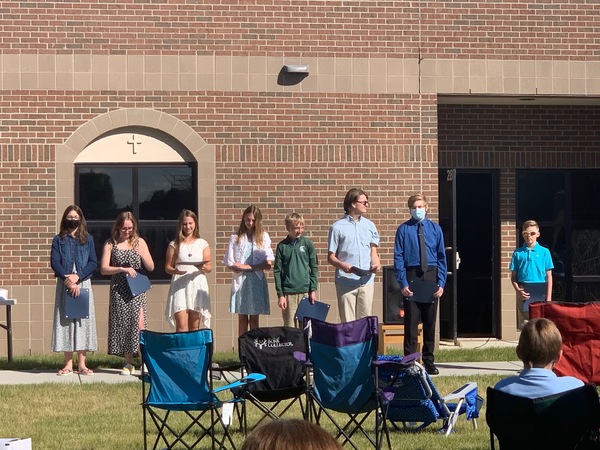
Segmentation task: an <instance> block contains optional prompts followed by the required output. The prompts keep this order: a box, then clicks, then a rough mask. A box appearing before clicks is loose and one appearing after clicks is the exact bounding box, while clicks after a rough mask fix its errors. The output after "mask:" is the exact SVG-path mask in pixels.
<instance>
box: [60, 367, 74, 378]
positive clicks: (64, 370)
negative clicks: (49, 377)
mask: <svg viewBox="0 0 600 450" xmlns="http://www.w3.org/2000/svg"><path fill="white" fill-rule="evenodd" d="M72 373H73V369H69V368H67V367H63V368H62V369H60V370H59V371H58V373H57V374H56V375H58V376H59V377H66V376H67V375H71V374H72Z"/></svg>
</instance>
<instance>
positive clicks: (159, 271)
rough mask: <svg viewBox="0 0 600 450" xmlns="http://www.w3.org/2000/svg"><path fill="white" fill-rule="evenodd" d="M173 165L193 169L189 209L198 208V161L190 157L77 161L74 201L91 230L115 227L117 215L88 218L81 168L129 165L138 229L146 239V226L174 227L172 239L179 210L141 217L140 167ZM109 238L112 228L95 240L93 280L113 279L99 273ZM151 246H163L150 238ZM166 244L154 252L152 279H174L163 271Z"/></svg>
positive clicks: (196, 209) (149, 227)
mask: <svg viewBox="0 0 600 450" xmlns="http://www.w3.org/2000/svg"><path fill="white" fill-rule="evenodd" d="M173 167H179V168H189V169H190V171H191V184H192V186H191V195H192V199H191V201H190V203H191V205H190V207H189V209H191V210H193V211H194V212H196V211H198V164H197V163H196V162H193V161H189V162H176V163H167V162H160V163H127V164H122V163H81V164H75V183H74V184H75V186H74V188H75V195H74V198H75V204H77V205H79V206H81V208H82V210H83V213H84V215H85V217H86V222H87V226H88V230H91V231H94V229H95V228H105V227H107V228H109V229H112V226H113V224H114V220H115V219H114V218H113V219H110V220H108V219H88V218H87V217H88V214H87V212H86V210H85V206H82V205H81V204H80V201H81V189H82V186H81V184H80V175H81V171H82V170H88V169H103V168H129V169H131V170H132V172H131V189H132V204H131V212H132V213H133V215H134V216H135V218H136V219H137V221H138V230H140V231H142V232H141V233H140V236H142V237H144V239H146V238H145V233H143V230H144V229H145V228H147V229H160V228H164V229H171V230H172V231H171V232H170V233H169V236H170V238H169V240H172V239H173V238H174V237H175V233H176V229H177V216H178V214H179V213H177V216H175V217H173V218H172V219H164V220H160V219H141V218H140V203H141V202H140V199H139V171H140V169H145V168H165V169H166V168H173ZM142 202H143V201H142ZM186 207H187V206H186ZM126 210H128V208H121V209H119V212H121V211H126ZM117 214H118V213H117ZM115 217H116V215H115ZM109 238H110V232H109V235H106V236H104V235H103V236H102V238H101V239H100V242H97V241H96V242H94V244H95V246H96V251H97V253H98V254H97V256H98V269H97V270H96V271H95V272H94V274H93V276H92V280H93V281H94V283H100V284H106V283H108V282H109V281H110V277H109V276H102V275H101V274H100V259H101V257H102V248H103V246H104V242H105V241H106V240H107V239H109ZM146 240H147V239H146ZM147 241H148V240H147ZM148 246H149V247H150V248H151V249H152V248H153V247H156V246H158V248H161V245H160V244H156V243H153V242H148ZM167 246H168V241H167V242H166V244H165V246H164V251H163V252H162V254H160V255H156V250H155V251H154V252H152V257H153V259H154V262H155V268H154V271H153V272H151V273H149V274H148V276H149V277H150V279H151V280H152V282H153V283H156V284H167V283H169V282H170V280H171V275H168V274H167V273H166V272H165V271H164V264H160V262H163V261H164V258H165V255H166V250H167ZM157 261H159V264H156V263H157Z"/></svg>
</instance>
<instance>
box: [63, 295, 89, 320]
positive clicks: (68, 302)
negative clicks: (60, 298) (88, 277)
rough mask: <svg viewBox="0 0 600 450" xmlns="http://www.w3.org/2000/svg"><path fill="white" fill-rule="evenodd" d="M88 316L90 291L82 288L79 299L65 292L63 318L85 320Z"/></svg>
mask: <svg viewBox="0 0 600 450" xmlns="http://www.w3.org/2000/svg"><path fill="white" fill-rule="evenodd" d="M89 316H90V290H89V289H86V288H82V289H80V290H79V297H72V296H71V295H69V293H68V292H67V296H66V297H65V317H66V318H67V319H87V318H88V317H89Z"/></svg>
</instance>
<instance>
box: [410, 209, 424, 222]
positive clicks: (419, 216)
mask: <svg viewBox="0 0 600 450" xmlns="http://www.w3.org/2000/svg"><path fill="white" fill-rule="evenodd" d="M410 215H411V216H412V218H413V219H415V220H423V219H424V218H425V208H412V209H411V210H410Z"/></svg>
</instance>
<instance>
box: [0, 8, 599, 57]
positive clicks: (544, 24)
mask: <svg viewBox="0 0 600 450" xmlns="http://www.w3.org/2000/svg"><path fill="white" fill-rule="evenodd" d="M599 13H600V7H599V6H598V4H597V2H591V1H581V0H580V1H554V2H539V1H529V2H505V1H501V0H496V1H485V2H454V1H446V2H442V1H419V2H406V1H378V2H371V1H364V0H355V1H342V0H327V1H318V2H315V1H312V0H311V1H309V0H304V1H294V2H282V1H279V0H254V1H241V0H238V1H235V0H234V1H228V2H222V1H220V0H208V1H202V2H198V1H196V0H178V1H175V0H170V1H168V0H162V1H156V0H147V1H141V0H112V1H107V2H96V1H81V2H42V1H39V2H30V1H21V2H19V1H5V2H2V8H0V23H2V24H3V25H2V27H0V51H3V52H9V53H31V52H39V53H72V52H73V53H89V52H94V53H106V52H108V53H113V54H119V53H121V54H125V53H128V54H148V53H164V54H181V53H192V54H217V55H242V54H243V55H254V56H257V55H267V54H268V55H271V56H275V55H286V56H321V57H323V56H338V57H353V58H363V57H374V58H380V57H384V56H387V57H389V56H394V57H407V56H411V57H416V55H418V54H419V55H421V56H423V57H426V58H481V59H486V58H494V59H531V58H544V59H583V58H589V57H593V56H597V52H598V47H599V46H600V42H599V40H598V38H599V36H600V29H599V28H598V16H599Z"/></svg>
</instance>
